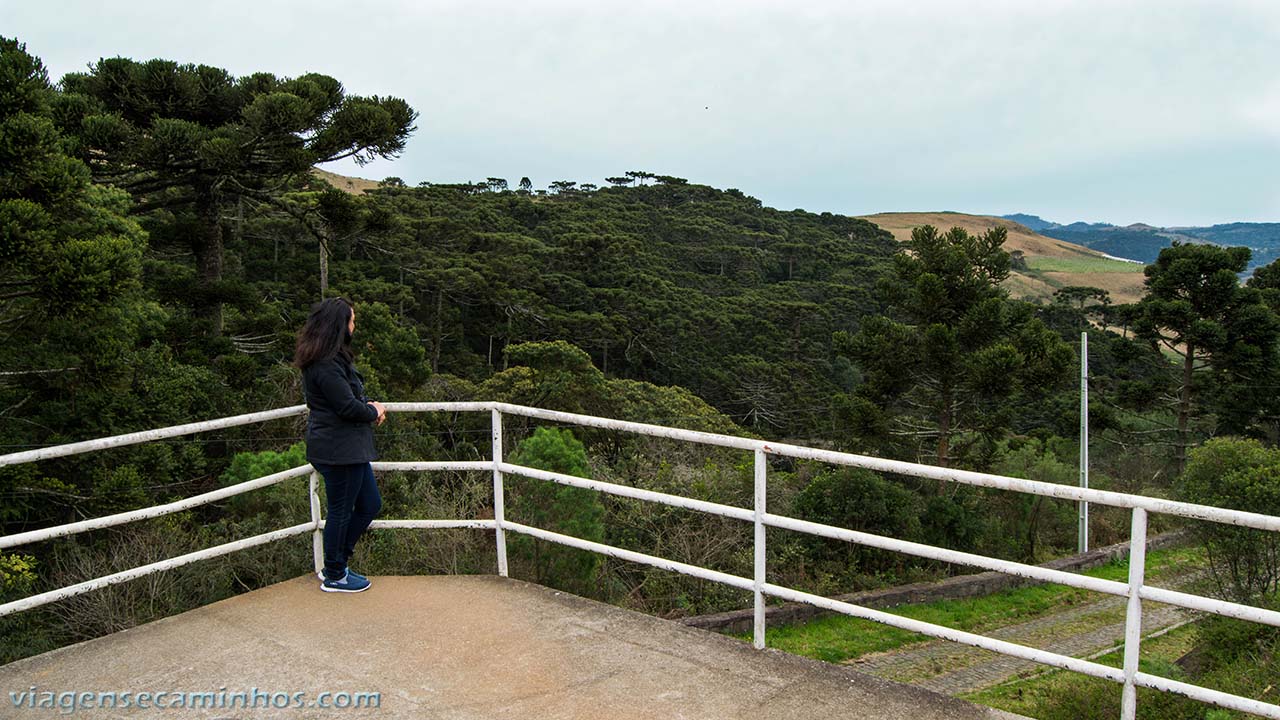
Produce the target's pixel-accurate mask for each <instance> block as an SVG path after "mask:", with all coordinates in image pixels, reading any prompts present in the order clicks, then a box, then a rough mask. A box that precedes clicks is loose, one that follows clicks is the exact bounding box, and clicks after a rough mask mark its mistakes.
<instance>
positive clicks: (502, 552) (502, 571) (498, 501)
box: [492, 408, 507, 577]
mask: <svg viewBox="0 0 1280 720" xmlns="http://www.w3.org/2000/svg"><path fill="white" fill-rule="evenodd" d="M492 417H493V524H494V540H495V542H496V543H497V546H498V574H499V575H501V576H502V577H507V535H506V532H505V531H504V530H503V529H502V522H503V518H504V512H505V511H504V510H503V490H502V471H500V470H499V469H498V465H499V464H500V463H501V462H502V413H500V412H498V410H497V408H494V409H493V416H492Z"/></svg>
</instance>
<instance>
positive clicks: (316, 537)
mask: <svg viewBox="0 0 1280 720" xmlns="http://www.w3.org/2000/svg"><path fill="white" fill-rule="evenodd" d="M319 486H320V473H318V472H316V471H315V470H314V469H313V470H312V471H311V483H310V495H311V524H312V525H313V526H315V530H314V531H313V532H312V533H311V555H312V560H313V561H314V564H315V566H316V572H322V571H323V570H324V532H323V531H322V530H321V529H320V490H319Z"/></svg>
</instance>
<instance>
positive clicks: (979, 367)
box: [835, 225, 1073, 466]
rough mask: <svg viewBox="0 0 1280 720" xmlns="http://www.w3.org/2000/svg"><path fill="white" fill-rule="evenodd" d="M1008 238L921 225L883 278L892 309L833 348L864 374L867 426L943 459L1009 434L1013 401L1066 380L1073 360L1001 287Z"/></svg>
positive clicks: (840, 337) (951, 460)
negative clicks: (943, 232)
mask: <svg viewBox="0 0 1280 720" xmlns="http://www.w3.org/2000/svg"><path fill="white" fill-rule="evenodd" d="M1005 237H1006V232H1005V229H1004V228H1002V227H996V228H992V229H991V230H988V231H987V232H986V233H984V234H983V235H980V236H974V235H970V234H969V233H968V232H966V231H965V230H964V229H963V228H958V227H956V228H952V229H951V230H950V231H949V232H947V233H945V234H941V233H939V232H938V231H937V230H936V229H935V228H933V227H931V226H928V225H926V226H923V227H919V228H916V229H915V230H914V231H912V233H911V239H910V240H909V241H907V242H906V243H905V244H904V245H903V248H902V250H901V251H900V252H899V253H898V254H897V255H896V256H895V271H894V273H892V275H891V276H890V277H889V278H887V279H886V281H885V282H883V283H882V285H881V290H882V292H883V293H884V294H885V298H886V300H887V301H888V305H889V307H888V312H887V314H886V315H883V316H873V317H869V318H867V319H866V321H865V322H864V323H863V325H862V328H861V330H860V331H859V332H858V333H856V334H853V335H849V334H845V333H837V334H836V337H835V345H836V350H837V351H838V352H841V353H843V354H845V355H847V356H848V357H849V358H850V359H852V360H853V361H854V362H855V363H856V364H857V365H858V367H859V368H860V369H861V370H862V373H863V384H862V385H861V386H860V387H859V389H858V394H859V396H860V402H859V403H856V404H855V406H856V407H857V408H859V409H860V410H861V412H864V413H868V414H872V415H875V416H876V417H874V418H862V420H863V424H864V426H866V427H877V428H883V429H884V430H886V431H887V432H888V433H889V434H890V435H891V436H894V437H897V438H906V439H909V440H913V441H915V444H916V452H917V454H919V455H932V459H933V461H934V462H936V463H937V464H938V465H942V466H950V465H953V464H955V463H956V462H957V461H960V460H961V459H962V458H963V457H964V454H965V451H966V450H967V449H968V447H969V446H971V445H972V441H973V440H977V439H982V438H986V439H987V440H992V439H996V438H997V437H998V436H999V435H1000V434H1002V433H1003V432H1005V431H1006V430H1007V429H1008V427H1009V426H1010V424H1011V423H1012V421H1013V417H1012V408H1011V405H1010V401H1011V400H1012V399H1014V398H1015V397H1016V396H1017V394H1018V393H1020V392H1028V391H1037V390H1042V389H1045V388H1049V387H1052V386H1054V385H1057V384H1059V383H1060V382H1062V381H1063V380H1064V379H1065V378H1066V376H1067V371H1068V369H1069V367H1070V365H1071V362H1072V359H1073V353H1072V351H1071V349H1070V347H1068V346H1067V345H1065V344H1064V343H1063V342H1062V341H1061V340H1060V339H1059V338H1058V336H1057V335H1056V334H1054V333H1053V332H1051V331H1050V330H1049V329H1048V328H1046V327H1045V326H1044V325H1043V324H1042V323H1041V322H1040V321H1039V320H1037V319H1035V318H1033V317H1031V314H1030V309H1029V308H1028V307H1027V306H1023V305H1018V304H1014V303H1011V302H1009V301H1008V298H1007V294H1006V292H1005V291H1004V290H1003V289H1001V288H1000V283H1001V282H1002V281H1003V280H1004V279H1005V278H1006V277H1008V275H1009V254H1008V253H1007V252H1005V251H1004V249H1003V248H1002V246H1003V245H1004V241H1005ZM959 438H963V439H964V442H957V439H959Z"/></svg>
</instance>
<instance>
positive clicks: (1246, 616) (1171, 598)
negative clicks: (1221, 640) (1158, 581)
mask: <svg viewBox="0 0 1280 720" xmlns="http://www.w3.org/2000/svg"><path fill="white" fill-rule="evenodd" d="M1138 597H1140V598H1142V599H1143V600H1150V601H1152V602H1161V603H1165V604H1168V605H1177V606H1178V607H1184V608H1187V609H1189V610H1200V611H1202V612H1208V613H1213V614H1215V615H1222V616H1224V617H1230V618H1236V619H1237V620H1250V621H1253V622H1256V623H1262V624H1263V625H1275V626H1278V627H1280V612H1276V611H1275V610H1267V609H1265V608H1260V607H1254V606H1252V605H1241V604H1240V603H1233V602H1229V601H1227V600H1217V599H1215V598H1207V597H1201V596H1200V595H1189V594H1187V593H1184V592H1178V591H1176V590H1166V589H1164V588H1159V587H1152V586H1150V585H1143V586H1142V590H1140V591H1138Z"/></svg>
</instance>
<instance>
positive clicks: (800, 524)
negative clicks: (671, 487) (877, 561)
mask: <svg viewBox="0 0 1280 720" xmlns="http://www.w3.org/2000/svg"><path fill="white" fill-rule="evenodd" d="M498 469H499V470H501V471H502V472H505V473H508V474H513V475H523V476H526V477H530V478H534V479H537V480H548V481H551V482H556V483H560V484H562V485H572V486H575V487H581V488H587V489H590V490H598V491H600V492H604V493H609V494H611V495H619V496H622V497H629V498H634V499H637V500H648V501H651V502H657V503H662V504H664V505H670V506H673V507H681V508H686V509H690V510H700V511H702V512H707V513H711V514H714V515H720V516H723V517H730V518H734V519H737V520H744V521H747V522H751V521H753V519H754V517H755V516H754V514H753V513H752V511H750V510H746V509H744V508H737V507H733V506H732V505H722V504H719V503H712V502H707V501H704V500H693V499H690V498H685V497H681V496H679V495H669V494H667V493H660V492H654V491H652V490H641V489H639V488H633V487H628V486H625V485H617V484H615V483H607V482H602V481H599V480H588V479H586V478H580V477H576V476H573V475H565V474H563V473H555V472H549V471H546V470H538V469H535V468H530V467H525V466H523V465H513V464H511V463H501V464H499V466H498ZM764 523H765V524H766V525H769V526H772V527H777V528H783V529H787V530H795V531H798V532H804V533H809V534H811V535H820V536H823V537H829V538H832V539H835V540H843V541H845V542H852V543H856V544H859V545H866V546H868V547H876V548H880V549H883V550H890V551H894V552H901V553H906V554H909V555H915V556H918V557H924V558H928V559H931V560H939V561H942V562H949V563H956V564H960V565H971V566H974V567H980V568H984V569H987V570H995V571H997V572H1002V573H1005V574H1009V575H1017V576H1020V577H1026V578H1031V579H1034V580H1042V581H1045V582H1053V583H1058V584H1061V585H1069V586H1071V587H1078V588H1082V589H1085V590H1091V591H1094V592H1100V593H1106V594H1109V595H1119V596H1125V595H1128V594H1129V586H1128V585H1127V584H1125V583H1122V582H1116V581H1114V580H1104V579H1102V578H1094V577H1089V576H1088V575H1078V574H1076V573H1069V572H1065V571H1062V570H1052V569H1049V568H1042V567H1038V566H1035V565H1024V564H1022V563H1016V562H1010V561H1007V560H998V559H995V558H988V557H985V556H982V555H974V554H971V553H964V552H958V551H954V550H946V549H944V548H938V547H934V546H931V545H923V544H920V543H913V542H908V541H905V540H897V539H894V538H887V537H883V536H880V535H872V534H870V533H864V532H858V531H856V530H846V529H844V528H837V527H832V526H830V525H821V524H819V523H814V522H809V521H807V520H798V519H795V518H789V517H784V516H781V515H772V514H765V516H764Z"/></svg>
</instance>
